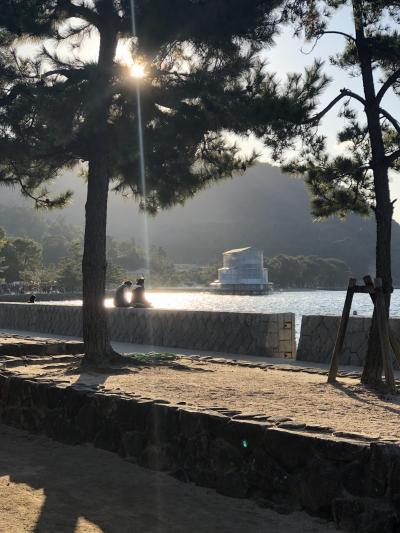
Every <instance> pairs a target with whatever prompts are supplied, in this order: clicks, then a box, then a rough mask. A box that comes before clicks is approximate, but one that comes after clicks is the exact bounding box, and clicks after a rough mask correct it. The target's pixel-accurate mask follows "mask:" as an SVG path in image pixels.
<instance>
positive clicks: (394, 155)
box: [385, 150, 400, 165]
mask: <svg viewBox="0 0 400 533" xmlns="http://www.w3.org/2000/svg"><path fill="white" fill-rule="evenodd" d="M399 158H400V150H396V151H395V152H393V153H391V154H389V155H387V156H386V158H385V160H386V162H387V163H388V164H389V165H391V164H392V163H394V162H395V161H396V159H399Z"/></svg>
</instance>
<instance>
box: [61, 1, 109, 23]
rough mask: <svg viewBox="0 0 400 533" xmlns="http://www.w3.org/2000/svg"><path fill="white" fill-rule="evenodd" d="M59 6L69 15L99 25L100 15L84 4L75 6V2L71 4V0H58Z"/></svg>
mask: <svg viewBox="0 0 400 533" xmlns="http://www.w3.org/2000/svg"><path fill="white" fill-rule="evenodd" d="M59 7H60V9H62V10H64V11H65V12H66V13H67V15H69V16H70V17H77V18H80V19H83V20H86V21H87V22H90V24H93V26H96V27H98V26H99V25H100V17H99V16H98V15H97V13H96V12H95V11H93V10H92V9H89V8H88V7H85V6H84V5H79V6H77V5H76V4H73V3H72V2H71V0H60V2H59Z"/></svg>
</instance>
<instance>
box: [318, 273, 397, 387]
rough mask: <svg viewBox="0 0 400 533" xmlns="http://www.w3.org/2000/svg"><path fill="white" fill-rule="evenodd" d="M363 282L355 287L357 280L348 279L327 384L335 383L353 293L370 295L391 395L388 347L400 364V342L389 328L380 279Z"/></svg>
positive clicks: (390, 367)
mask: <svg viewBox="0 0 400 533" xmlns="http://www.w3.org/2000/svg"><path fill="white" fill-rule="evenodd" d="M363 280H364V285H357V280H356V279H355V278H350V279H349V284H348V287H347V293H346V299H345V302H344V306H343V312H342V317H341V319H340V324H339V329H338V333H337V337H336V342H335V346H334V348H333V352H332V358H331V365H330V368H329V373H328V383H334V382H335V381H336V376H337V373H338V367H339V355H340V353H341V351H342V348H343V342H344V338H345V335H346V329H347V325H348V322H349V318H350V310H351V304H352V301H353V296H354V294H355V293H364V294H369V295H370V297H371V300H372V302H373V304H374V309H375V313H376V319H377V325H378V334H379V343H380V351H381V355H382V360H383V368H384V372H385V381H386V384H387V386H388V389H389V391H390V392H391V393H392V394H395V393H396V382H395V379H394V374H393V365H392V359H391V355H390V346H392V350H393V353H394V354H395V356H396V359H397V361H398V362H399V364H400V341H399V340H398V339H397V338H396V336H395V334H394V332H393V331H392V330H391V329H390V326H389V320H388V317H387V315H386V309H385V297H384V295H383V290H382V280H381V279H380V278H376V279H375V280H374V281H372V278H371V276H365V277H364V278H363Z"/></svg>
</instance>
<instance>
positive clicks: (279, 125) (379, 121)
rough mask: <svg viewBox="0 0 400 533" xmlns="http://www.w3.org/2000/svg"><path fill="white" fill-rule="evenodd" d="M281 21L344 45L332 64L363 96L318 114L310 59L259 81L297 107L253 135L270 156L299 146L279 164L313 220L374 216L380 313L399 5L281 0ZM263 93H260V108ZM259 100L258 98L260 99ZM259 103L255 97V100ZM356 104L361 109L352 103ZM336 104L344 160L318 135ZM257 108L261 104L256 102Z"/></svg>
mask: <svg viewBox="0 0 400 533" xmlns="http://www.w3.org/2000/svg"><path fill="white" fill-rule="evenodd" d="M340 8H347V9H349V10H351V14H352V19H353V24H354V31H353V32H352V33H351V34H350V33H349V34H347V33H345V32H342V31H340V29H336V28H333V29H331V28H330V26H329V23H330V20H331V18H332V16H333V15H334V14H335V12H336V11H337V10H338V9H340ZM282 14H283V17H282V19H283V21H284V22H286V23H291V24H292V25H293V27H294V29H295V34H297V35H303V36H305V38H306V39H307V40H309V41H311V42H313V43H314V44H315V45H316V44H317V43H318V41H319V40H320V39H322V38H323V37H324V36H325V35H327V34H334V35H337V37H338V39H342V40H344V42H345V46H344V50H343V52H342V53H340V54H338V55H337V56H335V57H334V58H330V59H331V62H333V63H334V64H335V65H337V66H338V67H340V68H342V69H344V70H346V71H349V72H350V73H351V74H352V75H353V76H359V77H361V80H362V87H363V92H362V93H360V94H358V93H356V92H355V91H353V90H350V89H347V88H343V89H342V90H341V91H340V92H339V94H338V95H337V96H336V97H335V98H334V99H333V100H332V101H331V102H330V103H329V104H328V105H327V106H326V107H325V108H324V109H322V110H320V109H319V108H318V97H319V96H320V95H321V94H322V92H323V90H324V89H325V88H326V86H327V85H328V83H329V81H330V80H329V79H328V78H327V77H326V75H325V74H324V72H323V62H322V61H316V62H315V63H314V65H312V66H311V67H310V68H309V69H307V71H306V72H305V74H304V75H303V76H301V75H297V74H293V75H290V76H289V78H288V82H287V84H286V86H285V88H284V89H279V87H278V86H277V85H276V84H275V82H274V79H273V78H272V80H271V79H270V80H268V83H267V84H264V86H266V87H267V88H268V87H269V86H271V85H272V86H273V87H274V89H275V90H276V92H277V93H280V96H281V98H284V97H292V98H294V99H296V100H297V102H298V103H300V104H301V105H300V106H299V107H296V108H292V109H290V108H288V114H287V120H286V119H285V118H282V117H277V120H276V124H275V126H276V128H275V129H274V130H271V128H270V127H267V128H263V126H262V123H258V125H257V127H256V131H257V132H258V134H259V135H261V136H263V137H264V139H265V140H266V142H267V143H268V144H272V146H273V147H274V149H275V155H276V156H277V157H279V156H280V155H282V152H283V151H284V149H287V148H294V147H295V142H296V140H298V139H299V138H300V139H301V140H302V149H301V150H300V153H299V155H298V157H297V158H296V159H295V160H294V161H291V162H290V163H289V164H287V165H286V170H288V171H290V172H294V173H297V174H299V173H300V174H303V175H304V176H305V180H306V183H307V184H308V187H309V190H310V191H311V195H312V211H313V214H314V215H315V216H316V217H317V218H324V217H329V216H332V215H338V216H340V217H344V216H345V215H346V214H347V213H349V212H356V213H360V214H362V215H371V214H373V215H374V216H375V220H376V228H377V233H376V276H377V277H380V278H382V281H383V290H384V294H385V300H386V306H387V314H388V316H389V309H390V297H391V293H392V291H393V286H392V271H391V228H392V217H393V203H394V201H395V200H394V201H392V200H391V197H390V190H389V172H392V173H393V175H395V174H396V173H397V172H399V171H400V122H399V120H398V119H397V118H396V117H395V115H394V114H393V112H392V110H389V109H387V108H386V107H385V96H386V95H387V94H388V92H389V91H391V92H392V93H393V94H394V95H395V96H397V97H399V96H400V35H399V33H398V27H399V23H400V2H399V1H389V0H388V1H384V0H372V1H371V0H323V1H317V0H312V1H306V0H287V1H286V2H285V4H284V9H283V11H282ZM269 94H270V90H269V89H268V90H267V96H268V98H266V107H267V108H268V105H269ZM261 96H262V95H261ZM261 101H262V98H261ZM355 102H356V103H358V104H361V106H362V110H361V112H360V111H359V110H357V109H355V108H354V105H353V104H354V103H355ZM339 104H342V107H339V115H340V116H341V117H342V118H343V120H344V123H345V124H344V127H343V129H342V130H341V131H339V132H338V140H339V142H342V143H347V146H348V149H347V151H346V153H344V154H343V155H339V156H337V157H331V156H330V155H329V153H328V151H327V147H326V138H325V137H324V136H323V135H320V134H319V133H318V129H317V128H318V126H319V124H320V121H321V119H322V118H323V117H325V116H326V115H327V114H328V113H329V112H333V111H334V109H335V107H336V106H339ZM259 105H260V106H262V104H261V103H260V104H259ZM375 318H376V317H375V315H374V317H373V321H372V326H371V331H370V336H369V345H368V354H367V360H366V365H365V368H364V372H363V376H362V381H363V382H364V383H366V384H370V385H375V384H380V383H381V380H382V363H381V355H380V348H379V340H378V334H377V325H376V319H375Z"/></svg>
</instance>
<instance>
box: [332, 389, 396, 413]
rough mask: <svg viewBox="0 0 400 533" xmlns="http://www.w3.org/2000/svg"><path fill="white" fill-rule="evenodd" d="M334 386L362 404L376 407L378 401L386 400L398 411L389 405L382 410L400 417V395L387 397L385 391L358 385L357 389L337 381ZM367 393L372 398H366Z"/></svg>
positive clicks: (383, 406)
mask: <svg viewBox="0 0 400 533" xmlns="http://www.w3.org/2000/svg"><path fill="white" fill-rule="evenodd" d="M332 386H333V387H335V388H336V389H338V390H340V391H341V392H343V393H344V394H346V395H347V396H349V397H350V398H351V399H353V400H356V401H357V402H360V403H365V404H367V405H373V406H376V400H380V401H382V400H385V401H386V402H388V403H391V404H393V405H397V406H398V409H396V408H394V407H390V406H388V405H382V409H384V410H385V411H389V412H390V413H394V414H396V415H400V394H399V395H396V396H393V395H392V396H389V397H387V393H385V392H383V391H378V390H375V389H372V388H370V387H366V386H365V385H357V386H356V387H355V386H354V385H347V384H344V383H340V382H339V381H336V382H335V383H334V384H332ZM366 393H368V394H370V395H372V397H371V398H366V397H365V394H366Z"/></svg>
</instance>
